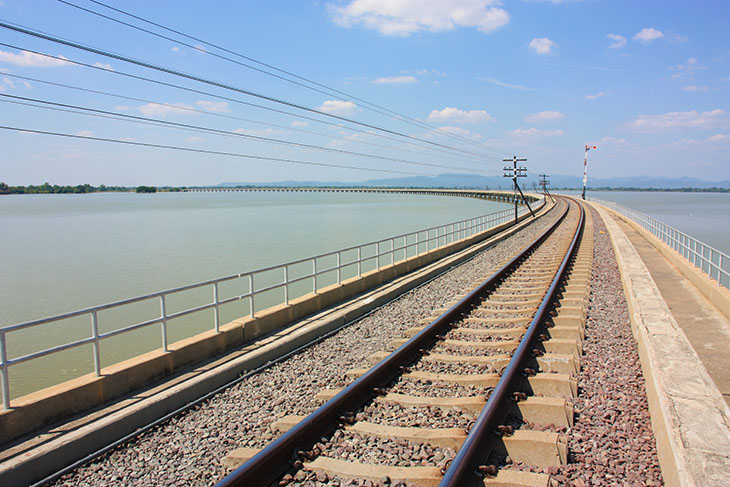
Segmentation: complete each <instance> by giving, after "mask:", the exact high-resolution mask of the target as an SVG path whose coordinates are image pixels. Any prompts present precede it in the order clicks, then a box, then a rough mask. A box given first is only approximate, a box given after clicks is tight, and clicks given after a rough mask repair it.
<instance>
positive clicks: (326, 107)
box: [317, 100, 357, 116]
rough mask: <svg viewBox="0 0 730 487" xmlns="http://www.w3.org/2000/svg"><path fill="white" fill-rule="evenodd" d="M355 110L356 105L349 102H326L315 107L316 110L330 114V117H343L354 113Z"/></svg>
mask: <svg viewBox="0 0 730 487" xmlns="http://www.w3.org/2000/svg"><path fill="white" fill-rule="evenodd" d="M355 108H357V105H355V104H354V103H352V102H351V101H341V100H327V101H326V102H324V103H322V104H321V105H320V106H319V107H317V110H319V111H321V112H325V113H330V114H332V115H341V116H343V115H351V114H353V113H354V112H355Z"/></svg>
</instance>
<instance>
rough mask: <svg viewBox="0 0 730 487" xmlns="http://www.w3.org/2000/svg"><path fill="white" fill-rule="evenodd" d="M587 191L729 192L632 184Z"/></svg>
mask: <svg viewBox="0 0 730 487" xmlns="http://www.w3.org/2000/svg"><path fill="white" fill-rule="evenodd" d="M550 190H551V191H553V190H558V191H562V190H572V191H579V190H580V188H550ZM586 190H587V191H648V192H659V191H660V192H663V193H665V192H666V193H730V188H718V187H715V186H713V187H711V188H636V187H633V186H610V187H609V186H605V187H601V188H590V187H589V188H587V189H586Z"/></svg>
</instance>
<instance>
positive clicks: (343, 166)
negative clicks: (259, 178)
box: [0, 125, 437, 176]
mask: <svg viewBox="0 0 730 487" xmlns="http://www.w3.org/2000/svg"><path fill="white" fill-rule="evenodd" d="M0 129H2V130H11V131H15V132H22V133H28V134H38V135H50V136H54V137H65V138H70V139H84V140H96V141H99V142H110V143H114V144H122V145H131V146H140V147H151V148H156V149H169V150H175V151H182V152H194V153H199V154H208V155H217V156H230V157H238V158H244V159H255V160H261V161H273V162H285V163H288V164H302V165H306V166H320V167H331V168H338V169H353V170H356V171H368V172H382V173H390V174H405V175H409V176H437V174H427V173H418V172H409V171H398V170H395V169H377V168H373V167H358V166H348V165H346V164H328V163H324V162H314V161H302V160H297V159H287V158H283V157H268V156H259V155H255V154H241V153H238V152H226V151H217V150H209V149H196V148H194V147H184V146H177V145H166V144H152V143H148V142H136V141H131V140H121V139H111V138H106V137H95V136H91V135H78V134H68V133H63V132H52V131H48V130H36V129H30V128H23V127H13V126H8V125H0Z"/></svg>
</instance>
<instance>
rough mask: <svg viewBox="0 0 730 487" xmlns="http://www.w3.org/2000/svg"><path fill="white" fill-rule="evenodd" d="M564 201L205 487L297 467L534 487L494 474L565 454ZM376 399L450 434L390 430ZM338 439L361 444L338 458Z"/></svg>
mask: <svg viewBox="0 0 730 487" xmlns="http://www.w3.org/2000/svg"><path fill="white" fill-rule="evenodd" d="M565 201H566V204H565V205H564V210H563V214H562V215H561V217H560V218H559V219H558V220H557V222H556V223H555V224H554V225H552V226H551V227H550V228H549V229H548V230H547V231H546V232H544V233H543V234H542V235H541V236H540V237H538V238H537V239H535V240H534V241H533V242H532V243H531V244H530V245H528V246H527V247H526V248H525V249H523V250H522V251H521V252H520V253H519V254H518V255H517V256H515V257H514V258H513V259H512V260H510V261H509V262H507V263H506V264H505V265H503V266H502V267H501V268H500V269H498V270H497V271H496V272H494V274H493V275H492V276H490V277H489V278H488V279H487V280H485V281H484V282H482V283H479V284H478V285H475V286H474V289H473V290H472V291H471V292H469V293H468V294H467V295H465V296H463V297H462V298H461V299H459V300H458V302H456V303H454V304H453V306H451V307H450V308H449V309H446V310H443V313H441V314H440V315H439V316H438V317H435V319H429V320H428V323H427V324H425V323H424V325H425V326H421V327H414V328H412V329H410V330H409V334H410V335H412V336H411V337H410V338H408V339H404V340H398V341H396V342H394V344H393V347H395V350H394V351H393V352H383V353H380V354H375V356H373V357H372V360H373V361H374V362H377V364H376V365H375V366H374V367H373V368H371V369H356V370H352V371H350V372H348V375H349V376H350V377H352V378H354V381H353V382H352V383H350V384H349V385H348V386H347V387H346V388H344V389H343V390H341V391H336V390H326V391H323V392H322V393H321V394H320V397H321V399H322V400H325V401H326V402H325V404H324V405H323V406H322V407H321V408H319V409H318V410H316V411H315V412H313V413H312V414H310V415H309V416H307V417H305V418H300V417H285V418H282V419H280V420H279V421H278V423H277V425H278V428H279V429H280V430H281V431H285V433H284V434H283V435H282V436H281V437H279V438H278V439H277V440H275V441H273V442H272V443H271V444H269V446H267V447H266V448H264V449H263V450H261V451H260V452H258V453H256V454H255V455H253V458H251V459H250V460H248V461H247V462H245V463H244V464H243V465H241V466H240V467H239V468H237V469H236V470H234V471H233V472H232V473H231V474H230V475H228V476H227V477H226V478H225V479H223V480H222V481H221V482H220V483H219V484H218V485H219V486H233V485H236V486H239V485H240V486H243V485H268V484H272V483H273V484H275V485H276V484H278V485H286V484H289V483H290V482H295V483H296V482H298V481H301V480H304V479H305V478H308V477H307V475H308V473H310V472H311V473H313V474H316V475H317V479H320V480H324V479H329V478H333V477H334V478H349V479H368V480H369V481H371V482H373V483H375V482H380V483H382V484H397V483H398V482H403V483H406V482H407V483H408V484H409V485H410V484H415V485H444V486H457V485H458V486H462V485H470V484H473V483H487V484H488V483H489V482H490V481H492V480H493V478H494V477H495V476H496V477H497V478H498V479H499V482H500V484H501V485H541V484H544V485H547V483H548V482H549V479H548V478H547V476H546V475H541V474H534V473H529V472H521V471H519V470H516V469H510V468H504V469H503V468H500V466H506V465H508V464H510V463H513V464H514V463H518V464H526V465H536V466H540V467H546V466H551V465H559V464H560V463H564V462H565V460H566V457H567V447H566V445H565V442H564V440H563V438H562V437H561V436H560V434H559V432H560V430H561V428H567V427H569V426H570V425H571V424H572V421H573V412H572V407H571V406H570V402H569V398H570V397H572V396H574V395H575V393H576V384H575V380H574V379H573V378H572V377H571V374H573V373H575V372H576V371H577V370H578V369H579V362H578V361H579V356H580V353H581V340H582V333H583V331H582V322H583V319H584V318H585V299H586V296H587V292H588V291H587V286H588V283H589V279H588V276H587V272H588V270H589V269H590V258H591V255H592V254H591V250H590V244H591V242H590V241H588V242H584V244H586V245H583V247H581V240H582V235H583V228H584V224H585V213H584V211H583V208H582V207H581V206H580V205H579V204H578V203H577V202H575V201H571V200H565ZM589 235H590V233H589ZM588 240H590V238H588ZM579 249H581V250H580V256H579ZM569 279H570V281H568V280H569ZM380 403H389V404H396V405H399V406H401V407H403V408H426V409H428V411H429V414H434V415H435V416H437V417H441V418H446V417H449V421H445V422H444V424H445V425H452V426H453V425H457V427H437V428H433V427H430V428H422V427H420V425H419V424H418V423H419V422H418V421H415V422H414V423H413V424H406V423H403V422H401V423H397V424H394V423H393V422H389V421H388V419H387V418H383V415H382V414H379V413H378V404H380ZM437 422H438V421H437ZM538 425H540V426H538ZM529 427H534V428H536V429H532V430H529V429H528V428H529ZM353 435H354V436H353ZM371 437H375V438H390V439H393V438H395V439H401V440H407V441H408V442H411V443H416V444H426V445H429V446H428V448H432V449H433V448H435V449H439V450H442V453H443V454H439V455H436V458H443V459H444V461H443V462H442V464H440V465H429V464H425V465H424V464H423V463H421V464H419V465H417V466H413V465H412V464H406V465H403V464H402V462H399V461H398V460H394V459H393V458H390V457H389V456H388V455H385V454H384V453H383V449H382V448H378V442H377V441H367V442H366V441H360V439H362V438H371ZM353 438H354V439H353ZM342 439H345V441H346V442H347V441H349V442H350V444H353V443H355V444H357V443H361V444H360V445H357V448H356V450H357V451H356V452H353V451H352V450H353V449H352V448H350V449H348V450H347V451H344V452H343V450H342V448H341V447H339V448H338V443H339V444H341V441H339V440H342ZM368 445H371V446H372V451H368ZM456 451H458V453H455V452H456ZM249 453H253V452H249ZM245 456H246V454H245V453H244V457H245ZM411 463H412V462H411ZM426 463H427V462H426Z"/></svg>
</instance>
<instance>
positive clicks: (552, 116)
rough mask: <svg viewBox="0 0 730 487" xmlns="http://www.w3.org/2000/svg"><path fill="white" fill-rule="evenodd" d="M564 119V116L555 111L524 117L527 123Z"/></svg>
mask: <svg viewBox="0 0 730 487" xmlns="http://www.w3.org/2000/svg"><path fill="white" fill-rule="evenodd" d="M562 118H565V115H564V114H562V113H560V112H556V111H555V110H546V111H544V112H537V113H531V114H530V115H527V116H526V117H525V122H527V123H540V122H552V121H553V120H560V119H562Z"/></svg>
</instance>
